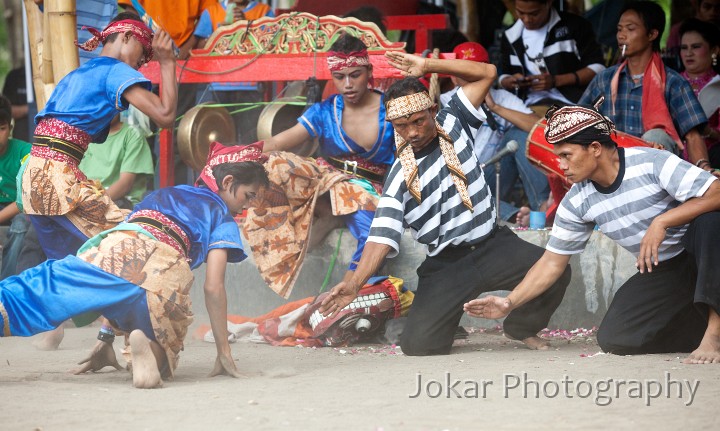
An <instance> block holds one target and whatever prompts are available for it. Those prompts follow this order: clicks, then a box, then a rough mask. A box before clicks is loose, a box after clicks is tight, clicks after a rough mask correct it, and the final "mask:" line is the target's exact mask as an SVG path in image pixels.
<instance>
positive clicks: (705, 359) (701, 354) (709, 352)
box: [683, 333, 720, 364]
mask: <svg viewBox="0 0 720 431" xmlns="http://www.w3.org/2000/svg"><path fill="white" fill-rule="evenodd" d="M683 364H720V337H718V336H716V335H710V334H707V333H706V334H705V336H703V339H702V341H700V345H699V346H698V348H697V349H695V350H694V351H693V352H692V353H690V356H688V357H687V358H685V359H684V360H683Z"/></svg>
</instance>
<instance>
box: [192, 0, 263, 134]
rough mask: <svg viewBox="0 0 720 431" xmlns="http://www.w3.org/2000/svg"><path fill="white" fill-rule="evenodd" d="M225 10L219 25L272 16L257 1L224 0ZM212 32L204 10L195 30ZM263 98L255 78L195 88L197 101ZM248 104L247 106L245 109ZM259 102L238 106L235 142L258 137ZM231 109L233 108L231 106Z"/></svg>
mask: <svg viewBox="0 0 720 431" xmlns="http://www.w3.org/2000/svg"><path fill="white" fill-rule="evenodd" d="M222 6H223V7H224V8H225V10H226V17H225V21H224V22H223V23H221V24H220V25H229V24H232V23H234V22H235V21H243V20H247V21H254V20H256V19H258V18H262V17H264V16H268V17H274V16H275V13H274V12H273V10H272V9H271V8H270V6H268V5H266V4H264V3H260V2H257V1H249V0H223V2H222ZM212 33H213V27H212V22H211V21H210V15H209V14H207V13H203V15H202V16H201V17H200V21H199V22H198V25H197V27H196V28H195V34H202V35H203V36H204V37H206V38H207V37H210V35H211V34H212ZM262 101H263V86H262V84H259V83H256V82H214V83H211V84H209V85H207V86H205V87H204V88H203V89H202V90H201V91H199V92H198V103H222V104H229V105H231V104H237V103H259V102H262ZM248 108H249V109H248ZM261 108H262V105H259V104H258V105H257V106H256V107H248V106H237V110H238V111H240V112H236V113H235V114H233V121H234V122H235V128H236V131H237V142H238V143H241V144H251V143H253V142H255V141H257V124H258V120H259V119H260V112H261ZM230 110H231V111H232V110H233V109H232V108H231V109H230Z"/></svg>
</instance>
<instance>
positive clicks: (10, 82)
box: [2, 66, 35, 142]
mask: <svg viewBox="0 0 720 431" xmlns="http://www.w3.org/2000/svg"><path fill="white" fill-rule="evenodd" d="M26 84H27V81H26V80H25V66H20V67H18V68H16V69H13V70H11V71H10V73H8V74H7V76H6V77H5V85H4V86H3V91H2V94H3V96H5V97H7V99H8V100H9V101H10V104H11V105H12V120H13V121H14V123H15V124H14V126H13V128H12V136H13V138H16V139H20V140H22V141H26V142H27V141H29V140H30V134H31V130H30V121H29V120H28V113H29V111H30V108H29V106H28V101H27V85H26ZM33 130H35V125H34V124H33Z"/></svg>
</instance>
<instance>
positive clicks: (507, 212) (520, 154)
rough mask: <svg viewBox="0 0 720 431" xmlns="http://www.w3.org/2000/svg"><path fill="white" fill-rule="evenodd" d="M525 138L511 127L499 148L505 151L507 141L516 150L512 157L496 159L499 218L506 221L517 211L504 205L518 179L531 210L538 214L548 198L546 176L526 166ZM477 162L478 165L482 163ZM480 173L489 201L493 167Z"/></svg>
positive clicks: (526, 135) (492, 189)
mask: <svg viewBox="0 0 720 431" xmlns="http://www.w3.org/2000/svg"><path fill="white" fill-rule="evenodd" d="M527 137H528V133H527V132H525V131H523V130H521V129H518V128H517V127H512V128H510V129H509V130H508V131H507V132H506V133H505V135H504V136H503V140H502V143H501V145H500V146H499V148H501V149H502V148H505V145H506V144H507V143H508V142H510V141H512V140H515V141H517V143H518V146H519V147H520V148H518V150H517V151H516V152H515V153H514V154H513V155H508V156H506V157H503V158H502V159H501V160H500V210H499V211H500V218H502V219H503V220H506V221H507V220H509V219H510V218H511V217H512V216H513V215H515V213H517V212H518V208H516V207H514V206H513V205H511V204H510V203H508V202H507V199H509V197H510V193H511V192H512V189H513V187H514V186H515V182H516V181H517V180H518V178H519V179H520V180H521V181H522V184H523V189H524V190H525V195H526V196H527V199H528V202H529V204H530V209H531V210H533V211H538V210H539V208H540V205H542V204H543V203H544V202H545V201H547V200H548V198H549V197H550V184H549V183H548V180H547V177H546V176H545V174H543V173H542V172H540V171H539V170H538V169H537V168H536V167H535V166H533V165H532V164H530V161H529V160H528V159H527V156H526V155H525V148H526V146H527ZM480 162H481V163H482V162H483V160H481V161H480ZM483 172H484V173H485V181H486V182H487V184H488V187H490V193H491V194H492V195H493V198H495V184H496V181H495V165H494V164H493V165H489V166H485V168H483Z"/></svg>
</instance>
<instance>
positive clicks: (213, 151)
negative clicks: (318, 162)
mask: <svg viewBox="0 0 720 431" xmlns="http://www.w3.org/2000/svg"><path fill="white" fill-rule="evenodd" d="M263 144H264V141H260V142H255V143H254V144H250V145H231V146H225V145H223V144H221V143H220V142H216V141H215V142H213V143H211V144H210V151H208V158H207V162H206V163H205V167H204V168H203V170H202V171H201V172H200V177H199V178H198V180H197V181H195V185H197V184H198V182H199V180H201V179H202V180H203V181H204V182H205V185H207V186H208V188H210V190H212V191H214V192H215V193H217V192H218V186H217V181H216V180H215V176H214V175H213V173H212V170H213V168H214V167H215V166H217V165H221V164H223V163H240V162H257V163H265V162H266V161H267V159H268V156H267V154H264V153H263Z"/></svg>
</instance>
